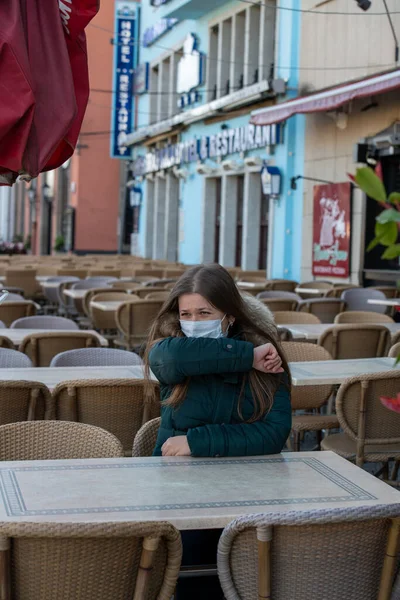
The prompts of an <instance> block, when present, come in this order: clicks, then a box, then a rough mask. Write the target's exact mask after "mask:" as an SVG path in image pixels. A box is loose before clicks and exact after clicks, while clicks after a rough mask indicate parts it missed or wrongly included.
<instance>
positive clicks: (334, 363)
mask: <svg viewBox="0 0 400 600" xmlns="http://www.w3.org/2000/svg"><path fill="white" fill-rule="evenodd" d="M289 367H290V372H291V374H292V382H293V385H338V384H341V383H343V382H344V381H345V380H346V379H348V378H349V377H355V376H357V375H367V374H373V373H382V372H383V371H391V370H392V369H396V370H398V369H400V364H398V365H397V366H395V359H394V358H387V357H383V358H359V359H353V360H321V361H312V362H296V363H290V364H289Z"/></svg>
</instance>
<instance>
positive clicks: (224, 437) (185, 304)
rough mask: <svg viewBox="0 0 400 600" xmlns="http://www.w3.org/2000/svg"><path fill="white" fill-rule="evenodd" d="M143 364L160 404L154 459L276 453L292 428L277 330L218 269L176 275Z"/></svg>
mask: <svg viewBox="0 0 400 600" xmlns="http://www.w3.org/2000/svg"><path fill="white" fill-rule="evenodd" d="M145 363H146V370H147V373H149V369H151V370H152V371H153V373H154V374H155V376H156V377H157V379H158V380H159V382H160V390H161V399H162V409H161V412H162V416H161V427H160V430H159V434H158V439H157V444H156V447H155V449H154V455H155V456H161V455H163V456H190V455H191V456H252V455H253V456H254V455H260V454H275V453H279V452H280V451H281V450H282V448H283V446H284V444H285V442H286V440H287V437H288V435H289V433H290V428H291V407H290V373H289V368H288V365H287V362H286V360H285V357H284V356H283V354H282V351H281V349H280V348H279V345H278V340H277V332H276V328H275V326H274V324H273V320H272V317H271V315H270V313H269V311H268V310H267V309H266V307H263V306H262V305H261V303H259V302H258V301H256V300H255V299H254V298H250V297H248V298H247V297H246V298H245V297H242V296H241V294H240V292H239V291H238V289H237V287H236V285H235V283H234V281H233V279H232V277H231V276H230V275H229V273H228V272H227V271H226V270H225V269H224V268H223V267H221V266H220V265H200V266H197V267H193V268H191V269H189V270H188V271H186V272H185V273H184V275H182V277H181V278H180V279H179V281H178V282H177V284H176V285H175V287H174V289H173V290H172V292H171V295H170V298H169V299H168V300H167V301H166V303H165V304H164V306H163V308H162V310H161V312H160V313H159V315H158V317H157V319H156V320H155V322H154V324H153V326H152V329H151V331H150V335H149V340H148V344H147V349H146V353H145ZM148 389H149V393H150V390H151V389H152V387H151V386H149V388H148Z"/></svg>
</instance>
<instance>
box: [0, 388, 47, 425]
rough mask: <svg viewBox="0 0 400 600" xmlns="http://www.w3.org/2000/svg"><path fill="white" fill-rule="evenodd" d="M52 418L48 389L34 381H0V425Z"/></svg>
mask: <svg viewBox="0 0 400 600" xmlns="http://www.w3.org/2000/svg"><path fill="white" fill-rule="evenodd" d="M43 419H46V420H48V419H54V402H53V399H52V397H51V394H50V391H49V390H48V389H47V387H46V386H45V385H43V383H38V382H36V381H6V380H4V381H0V425H5V424H6V423H16V422H18V421H36V420H43Z"/></svg>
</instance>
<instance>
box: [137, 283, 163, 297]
mask: <svg viewBox="0 0 400 600" xmlns="http://www.w3.org/2000/svg"><path fill="white" fill-rule="evenodd" d="M165 291H166V290H160V288H159V287H155V286H150V285H148V286H146V287H142V288H139V289H137V290H135V295H136V296H139V298H140V299H141V300H144V299H147V296H148V295H149V294H152V293H153V292H154V293H156V294H160V293H161V292H165Z"/></svg>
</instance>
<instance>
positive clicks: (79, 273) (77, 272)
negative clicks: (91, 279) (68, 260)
mask: <svg viewBox="0 0 400 600" xmlns="http://www.w3.org/2000/svg"><path fill="white" fill-rule="evenodd" d="M57 275H60V276H61V275H64V276H65V277H67V276H68V277H76V278H77V279H85V277H86V276H87V269H73V268H70V269H68V268H65V269H59V270H58V272H57Z"/></svg>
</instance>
